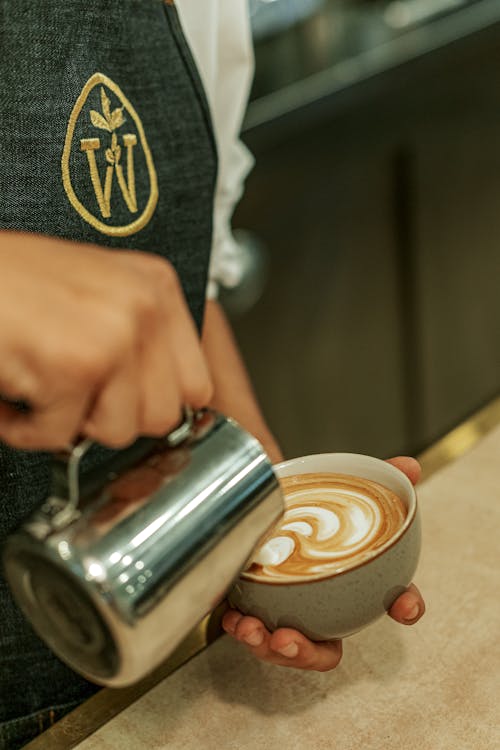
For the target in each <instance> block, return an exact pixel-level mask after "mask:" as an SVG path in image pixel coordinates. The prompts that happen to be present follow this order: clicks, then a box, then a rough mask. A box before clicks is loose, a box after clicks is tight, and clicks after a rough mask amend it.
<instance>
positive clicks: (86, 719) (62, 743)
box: [25, 397, 500, 750]
mask: <svg viewBox="0 0 500 750" xmlns="http://www.w3.org/2000/svg"><path fill="white" fill-rule="evenodd" d="M498 424H500V397H498V398H496V399H495V400H494V401H492V402H491V403H490V404H489V405H488V406H486V407H485V408H484V409H481V410H480V411H479V412H477V413H476V414H474V415H473V416H472V417H470V418H469V419H467V420H466V421H465V422H463V423H462V424H461V425H459V426H458V427H456V428H455V429H454V430H452V431H451V432H450V433H448V435H446V436H445V437H444V438H442V439H441V440H439V441H438V442H437V443H435V444H434V445H433V446H431V447H430V448H429V449H427V450H426V451H424V452H423V453H422V454H421V455H420V456H419V460H420V463H421V464H422V479H424V480H425V479H428V478H429V477H430V476H431V475H432V474H434V473H435V472H436V471H439V470H440V469H442V468H444V467H445V466H446V465H447V464H449V463H450V462H451V461H454V460H455V459H457V458H458V457H459V456H461V455H463V454H464V453H466V451H468V450H470V449H471V448H472V447H473V446H474V445H476V443H478V442H479V440H480V439H481V438H482V437H484V436H485V435H486V434H487V433H488V432H490V430H492V429H493V428H494V427H496V426H497V425H498ZM225 610H226V605H225V604H222V605H220V606H219V607H218V608H217V609H216V610H215V611H214V612H213V613H212V615H210V616H209V617H207V618H205V620H203V622H202V623H201V624H200V625H199V626H198V627H197V628H195V630H193V631H192V632H191V633H190V634H189V635H188V637H187V638H186V639H185V640H184V641H183V642H182V644H181V645H180V646H179V648H178V649H177V650H176V651H175V652H174V653H173V654H172V656H170V657H169V658H168V659H167V660H166V661H165V662H164V663H163V664H162V665H161V666H160V667H158V669H156V670H155V671H154V672H153V673H152V674H150V675H149V676H148V677H146V678H145V679H144V680H141V682H139V683H137V684H136V685H131V686H130V687H127V688H119V689H117V688H114V689H112V688H104V689H103V690H101V691H100V692H99V693H97V694H96V695H94V696H93V697H92V698H90V699H89V700H87V701H85V703H83V704H82V705H81V706H79V707H78V708H76V709H75V710H74V711H72V712H71V713H69V714H68V715H67V716H65V717H64V718H62V719H61V720H60V721H58V722H57V723H56V724H54V726H53V727H51V728H50V729H48V730H47V731H46V732H44V733H43V734H42V735H40V736H39V737H37V738H36V739H35V740H33V741H32V742H30V743H29V744H28V745H26V747H25V750H71V749H72V748H74V747H76V746H77V745H78V744H79V743H80V742H83V740H85V739H86V738H87V737H89V736H90V735H91V734H93V733H94V732H96V731H97V730H98V729H99V728H100V727H102V726H103V725H104V724H106V723H107V722H108V721H110V720H111V719H113V718H114V717H115V716H116V715H117V714H119V713H120V712H121V711H123V710H124V709H125V708H128V706H130V705H131V704H132V703H133V702H134V701H136V700H138V698H140V697H141V696H142V695H144V694H145V693H147V692H148V690H151V688H153V687H154V686H155V685H157V684H158V683H159V682H161V681H162V680H164V679H165V677H168V676H169V675H170V674H172V672H175V670H176V669H178V668H179V667H181V666H182V665H183V664H185V663H186V662H187V661H189V659H192V657H193V656H196V654H198V653H199V652H200V651H203V649H205V648H206V647H207V646H209V645H210V644H211V643H213V641H215V640H216V639H217V638H218V637H219V636H220V635H221V633H222V629H221V627H220V621H221V619H222V615H223V613H224V612H225Z"/></svg>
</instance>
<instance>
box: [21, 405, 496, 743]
mask: <svg viewBox="0 0 500 750" xmlns="http://www.w3.org/2000/svg"><path fill="white" fill-rule="evenodd" d="M499 455H500V399H498V400H497V401H496V402H494V403H493V404H492V405H491V406H490V407H489V408H488V409H485V410H483V411H482V412H481V413H479V414H478V415H476V417H475V418H474V419H471V420H469V421H468V422H466V423H464V424H463V425H462V426H460V427H459V428H457V429H456V430H454V431H453V433H451V434H450V435H449V436H448V437H447V438H445V439H444V440H442V441H440V442H439V443H438V444H437V445H436V446H434V447H433V448H432V449H430V450H429V451H427V452H426V453H425V454H424V455H423V456H422V461H423V465H424V469H425V472H426V478H424V481H423V483H422V485H421V486H420V489H419V491H418V496H419V502H420V507H421V513H422V520H423V539H424V546H423V553H422V559H421V564H420V567H419V570H418V575H417V582H418V584H419V586H420V587H421V589H422V591H423V593H424V594H425V598H426V602H427V608H428V610H427V614H426V615H425V617H424V618H423V619H422V620H421V621H420V622H419V623H418V624H417V625H416V626H414V627H411V628H405V627H403V626H401V625H398V624H396V623H394V622H392V621H391V620H390V619H389V618H384V619H383V620H381V621H379V622H378V623H376V624H375V625H373V626H372V627H370V628H368V629H367V630H365V631H363V632H361V633H359V634H357V635H356V636H353V637H351V638H349V639H346V641H345V653H344V658H343V661H342V663H341V665H340V666H339V667H338V668H337V669H336V670H334V671H333V672H329V673H323V674H320V673H309V672H300V671H297V670H286V669H284V668H279V667H273V666H270V665H266V664H263V663H259V662H257V661H256V660H255V659H253V657H251V656H250V655H249V654H248V653H247V652H246V651H245V649H244V648H242V647H241V646H239V644H236V643H234V642H233V641H231V640H230V639H229V638H228V637H227V636H223V637H221V638H217V639H216V640H215V642H213V643H212V644H211V645H210V646H209V647H208V648H205V649H204V650H202V651H201V652H199V653H198V654H197V655H196V656H195V657H194V658H192V659H191V660H190V661H188V662H187V663H186V664H184V666H182V667H181V668H179V669H177V671H176V672H175V673H174V674H171V675H170V676H168V677H167V678H166V679H163V680H161V681H160V682H159V683H158V684H156V686H154V687H152V688H151V689H149V690H148V691H147V692H145V693H144V694H143V695H142V697H140V698H138V699H137V700H135V702H134V703H132V705H129V706H128V708H125V710H122V711H121V713H119V714H118V715H116V716H115V717H114V718H113V719H112V720H111V721H109V722H108V723H106V724H105V725H104V726H102V727H101V728H100V729H98V730H97V731H94V732H93V734H91V735H90V736H88V737H87V738H86V739H84V740H83V741H82V742H78V741H77V740H78V739H81V738H82V737H85V733H87V734H88V730H89V727H91V726H92V724H94V726H95V725H96V721H98V718H97V719H96V715H97V716H99V715H100V716H101V717H102V716H103V712H102V706H103V705H104V704H106V705H107V706H108V713H109V715H112V713H113V710H112V709H111V708H110V706H111V705H112V703H113V696H115V698H116V696H117V695H118V696H120V691H109V690H106V691H102V692H101V693H100V694H99V695H98V696H96V697H94V698H93V699H91V700H90V701H88V702H87V704H84V705H83V706H82V707H80V708H79V709H77V710H76V711H75V712H73V714H70V715H69V716H68V717H66V718H65V719H63V720H62V721H61V722H59V724H58V725H55V727H54V728H53V729H52V730H50V731H49V732H47V733H45V735H42V736H41V737H40V738H38V739H37V740H35V741H34V742H32V743H31V744H30V745H29V747H30V748H32V750H35V748H36V749H37V750H41V748H50V750H59V748H69V747H77V748H78V750H124V749H126V748H133V750H142V749H143V748H144V750H146V748H147V750H163V749H164V748H165V749H166V748H168V750H177V749H179V750H181V748H182V750H191V749H192V750H199V748H203V749H204V750H221V749H222V748H227V749H233V748H234V749H236V748H237V749H238V750H257V749H258V750H266V749H267V748H269V749H271V748H273V749H274V748H276V747H279V746H282V747H286V748H287V750H295V749H297V750H298V749H299V748H300V750H304V748H307V750H323V749H325V750H326V749H327V748H328V749H331V748H334V749H335V750H351V748H352V750H354V749H356V750H359V748H363V749H364V750H378V749H379V748H380V750H382V749H383V750H392V749H394V750H396V748H397V749H398V750H399V748H401V747H404V748H406V749H407V750H413V749H415V750H417V749H418V750H448V749H449V750H452V749H453V750H456V748H460V749H461V750H462V749H464V750H469V749H470V750H472V749H473V750H490V749H491V750H493V749H495V750H498V748H500V714H499V708H498V706H499V702H500V701H499V699H500V640H499V639H498V623H499V622H500V596H499V580H498V569H499V563H500V545H499V544H498V530H499V528H500V481H499V469H498V457H499ZM193 638H194V640H196V638H195V637H194V636H192V639H193ZM198 638H199V636H198ZM211 639H212V638H208V640H211ZM191 646H192V652H193V653H194V651H195V650H197V649H196V648H195V647H194V641H192V643H191ZM197 648H198V649H199V648H200V645H199V643H198V646H197ZM178 661H179V659H178ZM137 694H140V691H139V693H136V695H137ZM124 695H125V694H124V693H121V696H122V698H121V700H122V702H123V697H124ZM129 697H131V696H129ZM96 701H97V702H96ZM99 701H100V703H99ZM119 702H120V700H119V699H115V704H114V712H115V713H116V710H118V709H119V708H120V707H119V705H118V704H119ZM99 706H100V708H99ZM92 707H94V710H93V709H92ZM121 708H123V705H122V706H121ZM99 711H101V713H100V714H99Z"/></svg>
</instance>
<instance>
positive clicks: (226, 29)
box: [176, 0, 253, 298]
mask: <svg viewBox="0 0 500 750" xmlns="http://www.w3.org/2000/svg"><path fill="white" fill-rule="evenodd" d="M176 6H177V10H178V12H179V16H180V19H181V23H182V26H183V29H184V33H185V35H186V38H187V40H188V42H189V45H190V47H191V51H192V53H193V57H194V58H195V61H196V63H197V65H198V70H199V73H200V76H201V79H202V81H203V85H204V87H205V92H206V95H207V99H208V103H209V106H210V110H211V114H212V122H213V126H214V133H215V139H216V142H217V149H218V153H219V172H218V178H217V186H216V193H215V203H214V231H213V243H212V255H211V259H210V267H209V282H208V288H207V296H208V297H209V298H213V297H216V296H217V289H218V286H219V285H222V286H227V287H234V286H236V285H237V284H238V281H239V280H240V275H241V268H240V260H239V250H238V245H237V244H236V242H235V240H234V239H233V236H232V233H231V216H232V214H233V210H234V207H235V205H236V203H237V202H238V200H239V199H240V197H241V194H242V192H243V183H244V180H245V177H246V176H247V174H248V172H249V171H250V169H251V168H252V165H253V158H252V156H251V155H250V153H249V151H248V150H247V149H246V147H245V146H244V145H243V143H242V142H241V141H240V140H239V133H240V129H241V123H242V120H243V115H244V113H245V109H246V105H247V101H248V94H249V92H250V85H251V82H252V76H253V47H252V36H251V30H250V15H249V10H248V0H202V2H200V0H176Z"/></svg>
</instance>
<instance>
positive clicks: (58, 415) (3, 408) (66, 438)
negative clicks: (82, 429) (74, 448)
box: [0, 395, 87, 450]
mask: <svg viewBox="0 0 500 750" xmlns="http://www.w3.org/2000/svg"><path fill="white" fill-rule="evenodd" d="M86 409H87V399H86V397H85V395H84V396H83V397H80V398H72V399H68V400H61V401H59V402H56V403H55V404H52V405H51V406H50V408H47V409H45V410H42V409H40V410H38V411H30V412H27V413H25V412H21V411H18V410H17V409H15V408H14V407H11V406H8V405H7V404H3V403H0V440H2V441H4V442H6V443H9V444H10V445H12V446H13V447H14V448H21V449H25V450H61V449H63V448H67V447H68V445H69V444H70V443H71V442H72V440H73V438H74V437H75V435H76V434H77V433H78V429H79V425H80V424H81V423H82V420H83V417H84V415H85V412H86Z"/></svg>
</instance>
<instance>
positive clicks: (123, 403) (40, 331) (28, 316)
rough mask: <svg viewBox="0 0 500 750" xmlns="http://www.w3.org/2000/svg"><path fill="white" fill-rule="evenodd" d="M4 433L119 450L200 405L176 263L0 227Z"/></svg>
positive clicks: (28, 442)
mask: <svg viewBox="0 0 500 750" xmlns="http://www.w3.org/2000/svg"><path fill="white" fill-rule="evenodd" d="M0 268H1V274H0V352H1V357H0V394H1V395H2V396H3V397H5V398H6V399H8V400H9V401H10V400H12V401H24V402H27V403H28V405H29V407H30V409H29V411H28V413H21V412H20V411H19V410H17V409H15V408H13V407H12V406H10V405H9V404H8V403H5V402H3V401H0V439H1V440H4V441H5V442H6V443H10V444H11V445H13V446H14V447H18V448H29V449H45V450H54V449H58V448H62V447H66V446H67V445H68V444H69V443H70V442H71V441H72V440H73V439H74V438H75V437H76V436H77V435H83V436H87V437H90V438H92V439H93V440H96V441H98V442H100V443H103V444H105V445H108V446H110V447H121V446H124V445H127V444H128V443H130V442H132V441H133V440H134V439H135V438H136V437H138V436H139V435H152V436H159V435H163V434H165V433H166V432H168V430H169V429H171V428H172V427H174V426H175V425H176V424H177V423H178V421H179V419H180V416H181V410H182V406H183V405H184V404H189V405H190V406H193V407H194V408H200V407H202V406H205V405H206V404H207V403H208V402H209V400H210V398H211V396H212V385H211V380H210V376H209V373H208V369H207V366H206V363H205V359H204V356H203V354H202V351H201V346H200V344H199V341H198V336H197V333H196V329H195V326H194V323H193V321H192V319H191V316H190V313H189V310H188V308H187V305H186V302H185V300H184V296H183V293H182V289H181V286H180V283H179V280H178V278H177V275H176V273H175V271H174V269H173V267H172V266H171V265H170V264H169V263H168V261H165V260H163V259H162V258H159V257H157V256H154V255H150V254H146V253H140V252H127V251H118V250H107V249H103V248H100V247H96V246H92V245H87V244H80V243H75V242H68V241H64V240H56V239H54V238H51V237H44V236H39V235H29V234H20V233H14V232H0Z"/></svg>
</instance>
